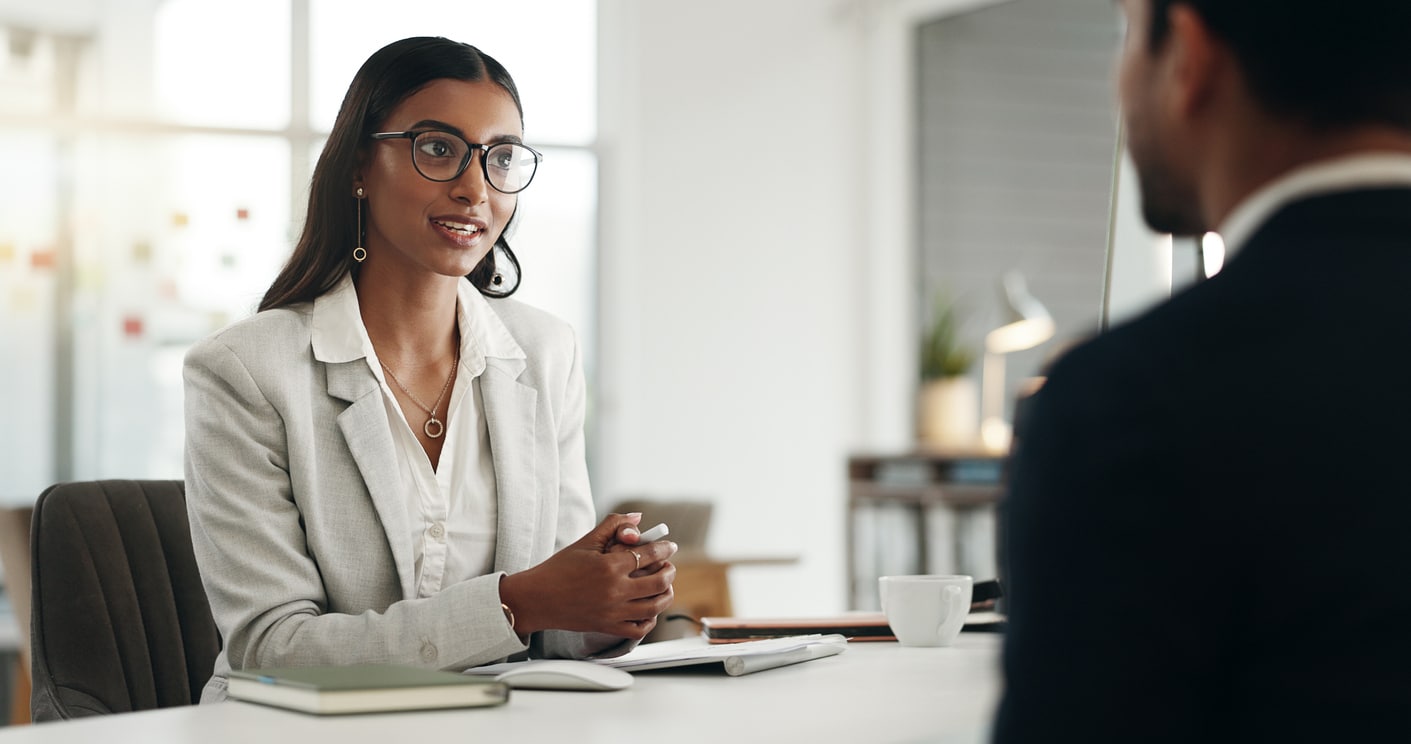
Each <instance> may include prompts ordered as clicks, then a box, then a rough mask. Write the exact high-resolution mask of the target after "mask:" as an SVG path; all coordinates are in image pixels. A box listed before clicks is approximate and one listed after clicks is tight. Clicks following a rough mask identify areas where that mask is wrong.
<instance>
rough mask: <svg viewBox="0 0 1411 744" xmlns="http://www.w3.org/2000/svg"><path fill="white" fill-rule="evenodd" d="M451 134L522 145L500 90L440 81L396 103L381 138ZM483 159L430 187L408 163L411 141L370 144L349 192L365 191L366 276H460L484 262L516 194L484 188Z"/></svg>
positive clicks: (512, 110)
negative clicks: (389, 134)
mask: <svg viewBox="0 0 1411 744" xmlns="http://www.w3.org/2000/svg"><path fill="white" fill-rule="evenodd" d="M425 129H438V130H445V131H450V132H453V133H455V134H458V135H460V136H461V137H462V138H463V139H464V140H465V141H466V142H470V143H480V144H486V145H491V144H495V143H499V142H521V141H522V129H521V127H520V123H519V109H518V108H516V107H515V104H514V99H513V98H511V97H510V94H509V93H508V92H507V91H506V90H505V89H504V88H501V87H500V86H499V85H497V84H495V83H493V82H491V81H489V80H480V81H475V82H467V81H464V80H452V79H440V80H435V81H433V82H431V83H430V84H428V85H427V86H426V87H424V88H422V89H421V90H419V91H417V92H416V93H414V94H412V95H411V96H409V97H408V98H407V99H406V100H405V101H402V103H401V104H400V105H398V106H397V108H395V109H393V111H392V113H391V115H389V116H388V117H387V120H386V121H384V122H383V123H382V127H381V129H379V131H382V132H407V131H421V130H425ZM483 157H484V153H483V152H480V151H475V152H473V155H472V158H471V161H470V163H469V164H468V165H467V166H466V169H465V172H464V173H462V174H461V175H460V176H459V177H458V178H456V179H454V180H451V181H446V182H436V181H430V180H427V179H426V178H424V177H422V175H421V174H420V173H418V172H417V170H416V167H415V166H414V165H413V164H412V145H411V140H407V139H388V140H375V141H372V142H370V143H369V145H368V150H367V159H366V160H365V161H364V162H363V163H362V167H361V168H360V170H359V174H358V182H357V183H356V184H354V188H356V186H362V187H363V189H364V190H365V191H366V196H367V200H366V201H365V202H364V206H363V212H364V219H365V220H366V221H367V239H366V241H365V247H366V248H367V252H368V257H367V260H366V261H365V262H364V263H363V269H364V271H365V272H366V271H367V270H368V269H372V270H373V272H375V273H377V274H386V273H389V272H399V273H403V274H408V275H409V274H415V273H418V272H424V273H431V274H439V275H442V276H455V277H460V276H465V275H466V274H469V273H470V272H471V270H472V269H474V268H475V267H476V265H477V264H479V263H480V261H481V260H482V259H484V258H485V256H486V254H488V253H489V252H490V250H491V248H493V247H494V245H495V241H496V240H498V239H499V237H500V233H502V232H504V229H505V224H506V223H508V222H509V219H510V217H511V216H512V215H513V214H514V208H515V203H516V200H517V198H518V197H517V195H515V194H502V193H500V192H499V191H496V190H495V189H494V188H492V187H491V186H490V185H489V184H487V183H486V182H485V175H484V174H485V171H484V170H483V168H482V167H481V159H482V158H483Z"/></svg>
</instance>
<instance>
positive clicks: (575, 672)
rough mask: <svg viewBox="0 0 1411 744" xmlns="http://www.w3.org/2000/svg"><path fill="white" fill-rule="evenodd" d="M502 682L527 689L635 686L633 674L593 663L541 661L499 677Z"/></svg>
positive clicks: (621, 687)
mask: <svg viewBox="0 0 1411 744" xmlns="http://www.w3.org/2000/svg"><path fill="white" fill-rule="evenodd" d="M495 679H496V680H497V681H499V682H504V683H506V684H508V685H509V686H510V687H513V688H516V689H523V690H591V691H603V690H622V689H625V688H628V687H631V686H632V675H631V674H628V673H627V672H624V671H622V670H621V669H614V668H613V667H610V666H604V665H602V664H594V663H593V662H591V661H573V660H571V659H540V660H536V661H526V662H524V663H523V664H520V665H519V666H517V667H515V668H514V669H511V670H509V671H507V672H501V673H500V674H498V675H496V676H495Z"/></svg>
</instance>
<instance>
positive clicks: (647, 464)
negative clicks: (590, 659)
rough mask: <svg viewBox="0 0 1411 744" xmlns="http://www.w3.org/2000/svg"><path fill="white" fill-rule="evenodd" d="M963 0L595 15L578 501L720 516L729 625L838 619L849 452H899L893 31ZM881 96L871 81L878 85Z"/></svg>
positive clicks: (899, 66) (907, 317)
mask: <svg viewBox="0 0 1411 744" xmlns="http://www.w3.org/2000/svg"><path fill="white" fill-rule="evenodd" d="M978 4H982V3H980V2H976V1H975V0H969V1H968V2H959V1H957V2H939V1H938V0H932V2H929V3H915V2H913V3H906V2H895V1H892V0H887V1H884V2H875V3H868V2H855V3H839V2H820V1H819V0H769V1H768V2H760V1H759V0H717V1H716V2H711V3H700V2H692V1H688V0H669V1H662V2H636V1H634V0H602V2H601V3H600V16H599V28H600V32H599V33H600V40H599V48H600V76H601V81H600V109H599V110H600V113H599V136H600V144H601V152H602V158H603V159H602V178H603V190H602V200H603V207H602V214H603V224H602V244H601V245H602V247H601V256H602V259H601V272H602V276H601V281H600V287H601V308H600V311H601V316H600V331H601V336H600V339H601V342H600V350H601V351H600V353H601V354H602V356H601V360H602V361H601V364H600V368H599V380H598V390H599V398H598V400H597V401H596V402H595V408H594V416H595V426H596V427H597V433H598V440H597V441H598V449H597V452H596V455H595V465H596V478H597V481H596V489H597V495H598V500H599V502H600V504H602V505H604V506H607V505H610V504H611V503H612V502H613V501H614V500H616V499H617V498H620V497H622V496H626V495H641V494H649V495H659V496H671V495H700V496H706V497H710V498H712V499H713V500H714V501H715V503H716V516H715V521H714V524H713V526H712V538H711V550H712V553H714V554H716V555H718V556H722V557H730V556H757V555H776V556H777V555H796V556H798V557H799V559H800V560H799V562H798V563H797V564H796V565H794V566H791V567H787V568H772V567H771V568H767V567H749V568H737V569H735V570H734V572H733V574H732V577H731V581H732V588H733V590H734V600H735V605H736V607H735V609H736V612H737V613H738V614H774V613H780V614H782V613H793V614H805V613H821V612H834V611H838V610H841V609H844V604H845V599H844V594H845V579H846V575H845V569H844V566H845V564H844V556H843V540H844V532H843V530H844V522H843V517H844V508H845V495H846V470H845V465H846V457H847V454H848V453H849V452H850V451H855V450H878V449H893V450H894V449H900V448H903V447H905V446H908V445H909V444H910V442H911V434H910V430H911V425H912V419H911V414H910V411H911V406H912V403H911V401H912V397H913V394H914V389H913V386H914V385H915V375H914V373H913V372H912V369H913V366H914V365H913V361H914V353H915V352H914V349H913V348H912V339H913V338H914V323H915V319H914V318H913V317H912V308H913V307H914V304H913V303H914V301H915V300H914V296H913V294H912V293H913V290H914V287H915V281H914V279H913V278H911V276H910V271H911V266H912V262H913V259H912V254H913V253H914V247H913V245H912V243H911V242H910V230H911V229H910V219H911V218H910V216H909V207H908V206H907V203H908V197H907V194H908V189H909V188H910V185H909V184H910V182H909V181H907V180H906V179H907V178H908V177H909V176H908V171H907V169H908V167H909V165H908V162H907V159H906V157H905V156H904V152H905V148H896V153H895V154H894V155H893V157H892V158H890V159H889V158H888V157H887V153H885V152H883V153H881V154H880V155H879V153H878V151H877V149H876V148H873V147H870V146H869V145H870V144H872V143H873V142H879V141H891V142H910V141H911V140H910V139H909V138H908V134H907V130H906V126H907V122H908V121H909V116H910V114H909V112H907V111H906V110H905V109H906V106H907V105H908V104H907V100H908V99H907V95H908V92H909V91H910V90H911V88H910V87H909V86H910V85H911V83H910V80H909V79H908V78H907V76H908V72H907V66H906V64H905V62H906V61H907V60H909V59H910V57H909V56H908V49H907V45H908V44H910V36H909V35H907V34H906V33H903V32H902V31H901V30H899V29H900V27H899V26H897V24H896V19H897V18H898V17H900V16H904V15H906V14H907V13H910V12H912V11H911V10H909V9H908V8H910V7H913V6H918V5H924V6H931V7H936V6H946V7H962V6H967V7H968V6H975V5H978ZM879 81H881V87H883V88H885V89H879Z"/></svg>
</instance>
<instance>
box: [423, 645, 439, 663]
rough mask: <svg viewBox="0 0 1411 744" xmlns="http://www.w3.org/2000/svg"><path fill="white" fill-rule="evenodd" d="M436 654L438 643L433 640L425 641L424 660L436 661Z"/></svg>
mask: <svg viewBox="0 0 1411 744" xmlns="http://www.w3.org/2000/svg"><path fill="white" fill-rule="evenodd" d="M436 654H437V652H436V645H435V644H433V643H432V642H431V641H425V642H423V643H422V644H421V660H422V661H436Z"/></svg>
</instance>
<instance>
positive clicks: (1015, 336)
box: [980, 271, 1054, 453]
mask: <svg viewBox="0 0 1411 744" xmlns="http://www.w3.org/2000/svg"><path fill="white" fill-rule="evenodd" d="M1001 287H1002V288H1003V290H1004V291H1003V293H1002V297H1003V299H1004V303H1003V305H1004V318H1005V323H1004V325H1001V326H1000V327H998V328H996V329H994V330H993V331H990V332H989V333H988V334H986V335H985V360H984V364H983V367H982V370H981V382H980V389H981V391H982V392H981V396H980V398H981V408H983V409H984V410H983V414H982V417H981V421H980V442H981V443H982V444H983V445H984V447H985V449H987V450H989V451H991V452H996V453H999V452H1004V451H1006V450H1008V449H1009V442H1010V438H1011V436H1012V432H1011V430H1010V425H1009V422H1007V421H1005V418H1004V397H1005V391H1006V389H1007V388H1008V385H1007V384H1006V380H1005V375H1004V355H1006V354H1010V353H1013V352H1016V351H1024V350H1025V349H1032V348H1034V347H1035V346H1038V345H1039V344H1041V343H1043V342H1045V341H1047V340H1049V339H1050V338H1052V337H1053V331H1054V324H1053V316H1051V315H1049V313H1048V310H1047V309H1046V308H1045V307H1044V306H1043V304H1042V303H1040V302H1039V301H1038V300H1037V299H1035V298H1034V296H1033V295H1031V294H1029V288H1028V286H1027V285H1026V283H1025V282H1024V277H1023V276H1022V275H1020V274H1019V273H1018V272H1015V271H1011V272H1009V273H1007V274H1005V275H1004V279H1003V281H1002V283H1001Z"/></svg>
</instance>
